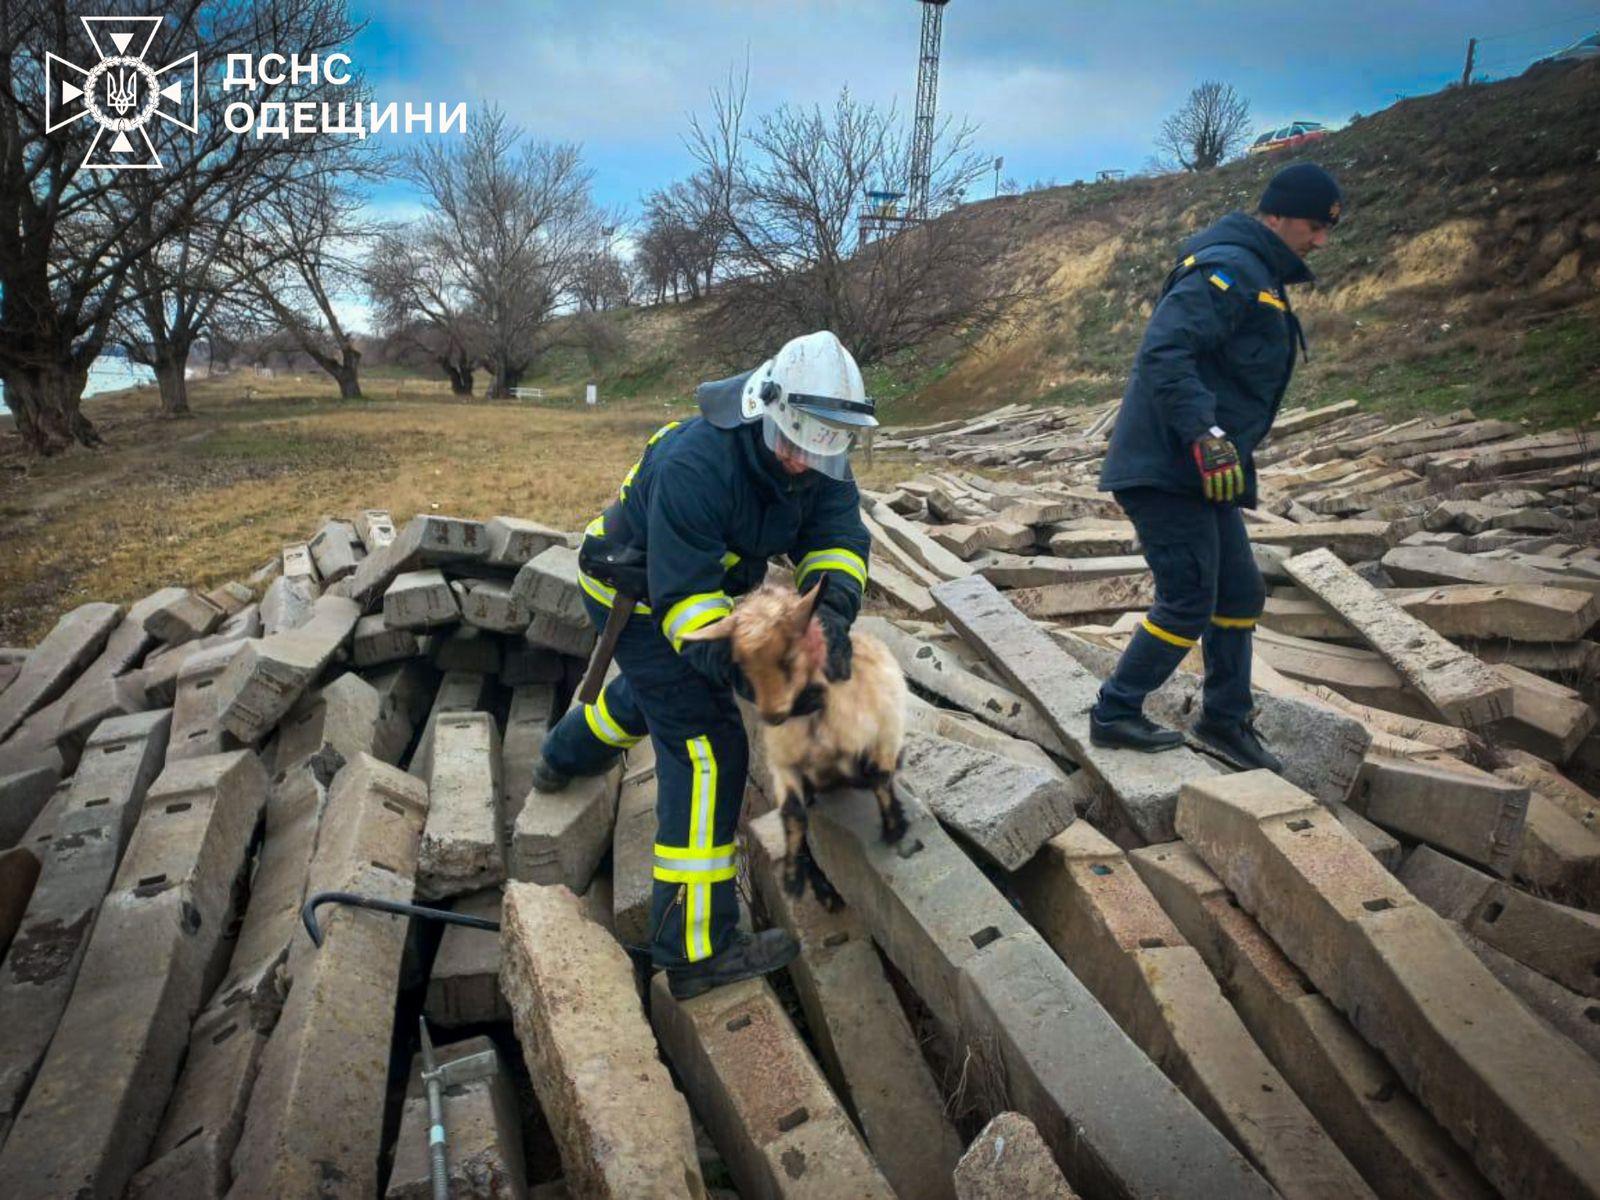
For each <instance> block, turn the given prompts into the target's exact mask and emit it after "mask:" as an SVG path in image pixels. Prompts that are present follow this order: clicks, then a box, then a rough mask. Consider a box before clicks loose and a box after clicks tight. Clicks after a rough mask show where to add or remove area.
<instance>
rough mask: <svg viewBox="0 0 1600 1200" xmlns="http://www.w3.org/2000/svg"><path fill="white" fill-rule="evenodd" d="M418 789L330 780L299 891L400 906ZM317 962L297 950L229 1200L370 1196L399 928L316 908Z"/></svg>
mask: <svg viewBox="0 0 1600 1200" xmlns="http://www.w3.org/2000/svg"><path fill="white" fill-rule="evenodd" d="M426 814H427V789H426V788H425V787H424V786H423V785H422V783H421V781H420V780H417V779H413V778H412V777H411V776H409V775H406V774H404V773H403V772H401V771H400V770H398V769H397V768H395V767H391V766H389V765H387V764H386V763H380V762H378V761H377V760H376V759H374V758H372V757H370V756H367V755H358V756H357V757H356V758H355V759H353V760H351V762H349V763H348V764H346V766H345V767H344V768H343V769H342V770H341V771H340V772H339V774H338V776H337V777H335V779H334V781H333V787H332V788H331V789H330V791H329V797H328V807H327V812H326V815H325V818H324V820H323V824H322V829H321V832H320V834H319V836H318V839H317V848H316V853H315V856H314V857H313V859H312V861H311V869H310V878H309V880H308V883H307V890H308V891H311V890H315V891H325V890H326V891H354V892H360V893H362V894H365V895H368V896H377V897H382V898H384V899H390V900H409V899H410V898H411V894H412V872H413V870H414V868H415V863H416V851H417V843H418V842H419V841H420V840H421V836H422V825H423V821H424V820H425V819H426ZM320 919H321V925H322V930H323V944H322V947H321V949H320V950H319V949H315V948H313V947H312V946H311V942H310V939H309V938H304V937H302V938H298V939H297V940H296V944H295V949H294V951H293V952H292V953H291V956H290V960H291V964H290V965H291V972H292V974H293V976H294V979H295V986H294V987H293V988H291V989H290V991H289V997H288V1000H287V1001H286V1002H285V1003H284V1007H283V1015H282V1017H281V1019H280V1020H279V1022H278V1025H277V1027H276V1028H275V1029H274V1030H273V1032H272V1038H271V1040H270V1041H268V1043H267V1048H266V1051H265V1053H264V1054H263V1055H262V1059H261V1069H260V1073H259V1075H258V1076H257V1078H256V1085H255V1090H254V1092H253V1093H252V1095H251V1098H250V1109H249V1113H248V1115H247V1116H246V1118H245V1124H244V1129H243V1131H242V1133H241V1134H240V1137H239V1143H238V1145H237V1147H236V1148H235V1150H234V1154H233V1160H232V1166H233V1177H234V1184H233V1187H232V1189H231V1190H230V1191H229V1192H228V1195H229V1196H231V1197H235V1198H236V1200H237V1198H241V1197H262V1198H263V1200H266V1198H268V1197H272V1198H276V1197H282V1196H310V1195H316V1194H318V1193H319V1192H323V1191H327V1190H329V1185H328V1182H327V1181H329V1180H330V1179H332V1180H337V1186H336V1188H335V1189H334V1190H335V1191H336V1192H337V1194H340V1195H350V1196H358V1195H363V1196H370V1195H372V1194H374V1193H375V1192H376V1191H377V1186H378V1179H377V1175H378V1153H379V1150H380V1148H381V1145H380V1143H381V1141H382V1126H383V1110H384V1081H385V1080H386V1078H387V1077H388V1072H389V1048H390V1042H391V1038H392V1034H393V1028H394V996H395V989H396V987H397V986H398V984H399V975H400V959H401V955H402V954H403V953H404V950H405V941H406V928H407V924H408V922H407V921H406V919H405V918H403V917H396V916H392V915H390V914H388V913H380V912H372V911H370V910H367V909H359V908H347V907H343V906H337V905H329V906H328V907H326V908H324V909H323V910H322V911H321V913H320Z"/></svg>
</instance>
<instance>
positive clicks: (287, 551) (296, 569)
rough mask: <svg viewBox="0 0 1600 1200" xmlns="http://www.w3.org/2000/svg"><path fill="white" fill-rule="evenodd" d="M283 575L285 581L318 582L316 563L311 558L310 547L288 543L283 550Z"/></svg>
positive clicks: (300, 543)
mask: <svg viewBox="0 0 1600 1200" xmlns="http://www.w3.org/2000/svg"><path fill="white" fill-rule="evenodd" d="M283 574H284V577H285V578H287V579H309V580H311V581H312V582H314V583H316V582H320V580H319V579H318V577H317V565H316V561H315V560H314V559H313V558H312V557H311V547H310V546H308V545H306V543H304V542H290V543H289V544H288V545H286V546H285V547H284V548H283Z"/></svg>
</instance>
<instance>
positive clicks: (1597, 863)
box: [1512, 793, 1600, 912]
mask: <svg viewBox="0 0 1600 1200" xmlns="http://www.w3.org/2000/svg"><path fill="white" fill-rule="evenodd" d="M1512 874H1513V877H1514V878H1515V879H1516V880H1517V881H1518V882H1519V883H1525V884H1527V885H1528V886H1530V887H1534V888H1537V889H1538V891H1539V893H1540V894H1541V895H1544V896H1549V897H1551V898H1552V899H1555V900H1559V901H1561V902H1562V903H1565V904H1571V905H1574V906H1575V907H1578V908H1586V909H1589V910H1590V911H1591V912H1592V911H1600V834H1597V833H1596V832H1595V831H1594V830H1592V829H1588V828H1585V826H1584V825H1583V824H1582V823H1581V822H1579V821H1577V820H1576V819H1574V818H1573V816H1572V815H1571V814H1570V813H1568V812H1567V811H1566V810H1565V809H1563V808H1561V807H1560V806H1559V805H1557V804H1556V803H1555V802H1554V801H1551V800H1548V799H1546V798H1545V797H1544V796H1542V795H1539V794H1537V793H1535V794H1534V795H1532V796H1530V797H1528V814H1527V818H1526V820H1525V821H1524V822H1523V826H1522V853H1521V854H1520V855H1519V856H1518V858H1517V865H1516V867H1515V868H1514V869H1513V872H1512Z"/></svg>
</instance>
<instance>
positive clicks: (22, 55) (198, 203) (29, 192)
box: [0, 0, 356, 453]
mask: <svg viewBox="0 0 1600 1200" xmlns="http://www.w3.org/2000/svg"><path fill="white" fill-rule="evenodd" d="M78 11H79V6H78V5H77V4H75V3H71V2H70V0H0V382H3V383H4V384H5V398H6V403H7V405H8V406H9V407H10V408H11V410H12V412H13V413H14V414H15V416H16V421H17V428H18V431H19V432H20V433H21V434H22V437H23V439H24V441H25V442H26V444H27V445H28V446H29V447H30V448H31V449H33V450H35V451H37V452H41V453H52V452H54V451H57V450H60V449H62V448H63V447H65V446H66V445H68V444H69V443H71V442H74V441H77V442H81V443H83V444H85V445H95V444H98V442H99V437H98V435H97V434H96V432H95V429H94V426H93V424H92V423H91V422H90V421H89V420H88V419H87V418H86V417H85V416H84V415H83V413H82V411H81V407H80V402H81V398H82V394H83V388H84V385H85V382H86V381H87V378H88V372H89V366H90V364H91V363H93V361H94V359H95V358H96V357H97V356H98V355H99V354H100V352H101V350H102V349H103V348H104V346H105V345H106V343H107V341H108V339H109V338H110V336H111V334H112V332H113V328H112V322H113V318H114V316H115V314H116V311H117V307H118V305H119V304H125V303H129V302H131V301H132V300H133V299H134V297H135V294H136V289H135V288H134V285H133V283H131V282H130V278H129V276H130V273H131V272H132V271H133V269H134V267H135V265H136V264H137V263H138V262H139V261H140V260H141V259H143V258H144V257H145V256H146V255H148V254H149V253H150V252H151V251H152V250H153V249H154V247H156V246H157V245H159V244H161V243H163V242H165V241H167V239H169V238H170V237H171V236H172V235H173V234H174V232H175V231H177V230H180V229H183V228H186V227H189V226H190V225H191V223H192V222H194V221H195V220H196V219H197V218H199V219H208V218H211V217H213V216H214V210H215V209H216V207H217V206H218V204H219V202H220V198H221V197H222V196H224V195H226V194H227V192H228V191H229V190H230V189H231V188H232V187H233V186H234V185H235V184H236V182H237V181H238V180H239V179H241V178H248V177H251V176H254V175H257V174H258V173H260V172H262V171H269V170H271V169H273V168H272V164H274V163H276V162H280V161H282V160H283V159H285V158H288V157H294V156H298V155H300V154H301V153H302V152H303V147H302V146H301V145H300V144H299V143H298V142H297V141H295V140H294V139H275V138H256V137H253V136H252V135H251V134H249V133H243V134H237V133H233V132H231V131H230V130H228V128H227V126H226V123H225V121H224V114H225V111H226V108H227V104H228V103H229V102H230V101H231V99H232V97H229V96H225V95H224V94H223V93H222V91H221V85H222V83H223V77H222V74H221V72H220V71H212V72H203V73H201V75H200V92H201V95H200V96H199V98H198V101H199V103H198V110H199V113H200V124H199V132H198V133H193V134H191V133H190V132H188V131H187V130H184V129H181V128H179V127H178V126H177V125H175V124H172V123H171V122H168V121H164V120H160V119H154V118H153V119H151V120H150V121H149V122H148V123H147V124H146V125H145V126H144V132H145V133H146V134H148V135H149V136H150V138H151V141H152V145H153V148H154V150H155V152H156V154H157V155H158V156H159V157H160V159H161V161H162V163H163V164H164V165H163V169H162V170H161V181H162V188H161V195H160V203H159V204H157V205H155V206H150V205H143V204H141V203H140V200H139V195H140V189H137V188H130V187H128V186H126V179H125V176H126V174H127V173H126V172H120V171H94V170H80V169H79V165H80V163H81V162H82V161H83V159H84V157H85V155H86V153H87V152H88V149H89V144H90V140H91V138H92V137H93V136H94V135H95V133H96V132H98V127H97V126H96V125H95V123H94V122H93V121H92V120H90V119H87V118H85V119H83V120H77V121H74V122H72V123H70V124H68V125H66V126H64V127H62V128H60V129H57V130H56V131H55V132H53V133H47V132H46V128H45V113H46V105H45V90H44V89H45V71H44V61H45V54H46V52H47V51H50V52H54V53H56V54H57V55H60V56H61V57H63V58H65V59H67V60H69V61H81V60H82V59H83V57H84V54H85V50H86V43H85V41H84V31H83V26H82V25H81V24H80V22H79V21H78V20H77V13H78ZM93 11H94V12H96V13H98V14H101V15H108V14H109V15H115V14H117V13H119V12H120V13H138V14H143V13H147V12H149V11H150V10H149V7H148V5H146V4H143V3H136V2H133V0H110V2H109V3H107V4H103V5H99V6H97V7H96V8H95V9H94V10H93ZM355 31H356V30H355V27H354V26H353V25H352V23H351V22H350V20H349V18H348V16H347V14H346V10H345V5H344V0H210V2H206V3H202V0H178V2H177V3H175V4H173V5H169V6H166V12H165V16H164V20H163V24H162V26H161V30H160V33H159V34H158V36H157V39H156V42H155V47H156V49H155V52H154V53H155V54H157V55H159V56H160V57H161V58H162V59H164V60H165V61H169V62H170V61H172V60H174V59H176V58H178V57H180V56H181V55H182V54H183V53H184V52H186V51H188V50H199V51H203V52H204V55H205V58H206V61H207V62H210V63H220V62H223V61H225V56H226V55H227V54H231V53H250V54H264V53H268V52H270V51H279V50H284V51H293V52H300V53H306V54H311V53H320V52H327V51H332V50H336V49H340V48H342V47H344V46H346V45H347V44H348V43H349V41H350V39H351V38H352V36H353V35H354V33H355ZM328 86H329V85H327V84H326V83H324V82H318V83H310V82H301V81H298V80H297V81H293V82H288V83H286V84H285V85H284V86H282V87H281V88H277V89H275V90H271V91H270V97H271V99H272V100H274V101H281V100H287V101H290V102H294V101H302V100H305V101H318V100H325V99H331V98H335V94H334V93H332V92H329V91H326V90H324V89H325V88H327V87H328ZM264 94H265V93H260V92H257V93H254V94H253V95H252V99H260V98H262V96H263V95H264Z"/></svg>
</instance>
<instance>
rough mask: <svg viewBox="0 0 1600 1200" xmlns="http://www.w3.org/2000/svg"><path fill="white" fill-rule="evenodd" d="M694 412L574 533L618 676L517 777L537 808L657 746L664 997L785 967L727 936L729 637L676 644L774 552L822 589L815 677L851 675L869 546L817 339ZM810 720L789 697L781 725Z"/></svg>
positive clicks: (733, 673) (846, 394)
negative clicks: (616, 613)
mask: <svg viewBox="0 0 1600 1200" xmlns="http://www.w3.org/2000/svg"><path fill="white" fill-rule="evenodd" d="M696 399H697V401H698V402H699V409H700V415H699V416H698V417H695V418H691V419H689V420H687V421H683V422H677V421H674V422H673V423H672V424H670V425H667V426H666V427H665V428H663V429H661V430H660V431H658V432H657V433H656V434H655V435H654V436H653V437H652V438H651V439H650V441H649V443H648V444H647V445H646V446H645V449H644V453H643V455H642V456H641V457H640V459H639V461H638V462H637V463H636V464H634V466H633V468H632V469H631V470H629V472H628V473H627V475H626V476H625V477H624V478H623V480H622V485H621V488H620V489H619V492H618V496H617V499H616V500H615V501H613V502H612V504H611V505H610V506H609V507H608V508H607V509H606V510H605V512H604V513H602V514H601V515H600V516H599V517H597V518H596V519H595V520H594V521H593V522H591V523H590V525H589V527H588V529H587V530H586V533H585V538H584V544H583V548H582V550H581V552H580V555H579V577H578V581H579V584H580V586H581V587H582V588H583V591H584V593H585V603H586V605H587V607H588V609H589V615H590V617H591V619H592V620H593V621H594V622H595V623H596V625H603V624H604V622H605V619H606V617H607V616H608V615H609V611H610V608H611V605H612V603H613V602H614V601H615V600H616V598H617V595H618V589H619V588H620V589H621V591H622V593H623V594H624V595H632V596H634V597H636V598H637V601H638V606H637V607H636V608H635V610H634V613H633V615H632V616H631V617H630V618H629V619H628V621H627V624H626V625H625V626H624V627H623V630H622V634H621V637H620V639H619V641H618V642H617V648H616V664H617V666H618V667H619V668H620V674H618V675H617V676H616V677H615V678H613V679H612V680H611V682H609V683H608V684H606V686H605V687H604V688H603V689H602V690H601V692H600V694H599V696H598V697H597V699H596V701H595V703H594V704H592V705H582V704H579V705H575V706H574V707H573V708H572V709H570V710H568V712H567V714H566V715H565V716H564V717H563V718H562V719H561V720H560V721H559V722H558V723H557V724H556V726H555V728H554V729H552V730H551V731H550V736H549V737H548V738H547V739H546V741H545V745H544V750H543V754H542V756H541V758H540V760H539V761H538V762H537V763H536V764H535V768H534V777H533V779H534V787H535V789H536V790H538V791H543V792H553V791H559V790H560V789H561V788H563V787H565V786H566V785H567V783H568V782H569V780H570V779H571V777H572V776H575V775H593V774H598V773H600V772H603V771H605V770H606V769H608V768H609V767H610V766H611V765H612V763H613V762H614V761H615V760H616V758H617V756H618V755H620V754H621V753H622V752H623V751H624V750H626V749H627V748H628V747H630V746H632V745H634V744H636V743H637V742H638V741H639V740H640V739H641V738H643V737H645V736H646V735H647V734H648V736H649V737H650V738H651V739H652V741H653V742H654V745H655V751H656V823H657V832H656V844H655V859H654V890H653V894H652V899H651V916H650V927H651V929H652V930H653V939H652V945H651V956H652V959H653V962H654V964H655V966H656V967H657V968H658V969H663V970H665V971H666V972H667V979H668V983H669V984H670V986H671V989H672V992H673V995H675V996H677V997H679V998H680V999H686V998H688V997H691V996H695V995H699V994H700V993H701V992H704V991H706V990H708V989H710V988H713V987H718V986H721V985H723V984H726V983H732V982H734V981H736V980H740V979H748V978H751V977H752V976H756V975H763V974H766V973H767V972H769V971H774V970H777V969H779V968H780V967H783V966H785V965H786V964H788V963H789V962H790V961H791V960H792V959H793V958H794V956H795V954H796V953H798V950H799V947H798V945H797V944H796V943H795V941H794V939H793V938H791V937H790V936H789V935H788V934H787V933H785V932H783V931H782V930H776V929H770V930H765V931H763V932H761V933H755V934H752V933H748V932H745V931H742V930H740V929H738V928H737V921H738V915H739V909H738V901H737V897H736V893H735V882H734V880H735V875H736V873H737V867H736V863H735V845H734V841H735V837H734V831H735V825H736V823H737V821H738V816H739V806H740V803H741V801H742V799H743V796H744V787H745V773H746V767H747V763H748V757H749V751H748V746H747V744H746V741H745V734H744V726H743V723H742V721H741V719H740V715H739V709H738V707H737V706H736V704H735V701H734V689H735V687H736V686H738V687H741V688H743V687H744V686H745V685H744V684H743V680H742V678H741V677H740V676H739V673H738V671H737V668H736V667H735V666H734V664H733V661H732V657H731V654H732V643H731V642H730V641H729V640H728V639H726V638H721V639H716V640H712V641H692V640H691V641H685V640H684V635H685V634H688V633H690V632H692V631H694V630H696V629H699V628H701V627H702V626H705V625H709V624H711V623H712V622H714V621H717V620H720V619H721V618H723V617H725V616H727V615H728V613H729V612H730V611H731V610H732V608H733V597H734V596H737V595H739V594H740V593H742V592H746V591H749V590H750V589H752V588H754V587H756V586H757V585H758V584H759V583H761V581H762V579H763V577H764V576H765V575H766V571H767V560H768V558H770V557H772V556H773V555H778V554H786V555H788V557H789V559H790V561H791V562H792V563H793V564H794V568H795V586H796V587H797V588H798V589H799V590H800V591H801V592H807V591H809V590H810V589H811V588H812V587H815V586H816V585H817V583H818V582H819V581H820V580H821V579H822V577H823V574H824V572H826V573H827V575H828V577H829V585H828V588H827V590H826V592H825V593H824V596H823V599H822V600H821V602H820V603H819V606H818V613H817V616H818V619H819V621H820V623H821V626H822V630H823V634H824V636H825V638H826V641H827V647H828V661H827V674H828V676H829V677H830V678H831V679H836V680H837V679H844V678H848V677H849V673H850V636H849V633H850V625H851V623H852V622H853V621H854V620H855V617H856V612H857V610H858V609H859V607H860V604H861V594H862V590H863V589H864V588H865V586H866V582H867V554H868V548H869V545H870V541H869V538H868V534H867V531H866V528H865V526H864V525H863V524H862V522H861V511H860V508H861V495H860V492H859V491H858V490H857V488H856V484H855V481H854V478H853V477H852V475H851V472H850V451H851V449H852V448H853V447H854V446H855V445H856V443H857V442H858V440H859V439H861V438H862V437H864V436H868V432H867V431H869V430H870V429H872V428H873V427H875V426H876V425H877V420H876V418H875V417H874V415H873V407H874V406H873V402H872V401H871V400H870V399H868V398H867V395H866V389H865V387H864V385H863V383H862V380H861V372H860V370H859V368H858V367H857V366H856V363H855V360H854V359H853V358H852V357H851V356H850V353H849V351H847V350H846V349H845V348H844V346H843V345H842V344H841V343H840V341H839V339H838V338H836V337H835V336H834V335H833V334H831V333H828V332H821V333H813V334H810V335H808V336H805V337H800V338H796V339H794V340H793V341H791V342H789V343H787V344H786V345H785V346H784V347H783V348H782V349H781V350H779V351H778V353H777V354H776V355H774V356H773V357H772V358H770V359H768V360H767V361H766V362H764V363H762V364H761V366H759V367H757V368H756V369H755V370H753V371H748V372H746V373H744V374H743V375H737V376H735V377H733V378H732V379H724V380H721V381H719V382H715V383H705V384H701V385H700V387H699V389H698V390H697V392H696ZM619 563H621V564H624V566H623V567H621V568H618V567H617V566H616V564H619ZM600 564H606V565H605V566H604V567H602V566H601V565H600ZM818 703H819V700H818V698H817V697H816V696H815V695H810V696H802V698H801V699H800V700H799V701H797V702H796V711H795V714H794V715H801V714H802V713H803V712H806V711H816V706H817V704H818ZM530 803H538V798H537V797H534V798H532V799H531V800H530Z"/></svg>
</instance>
